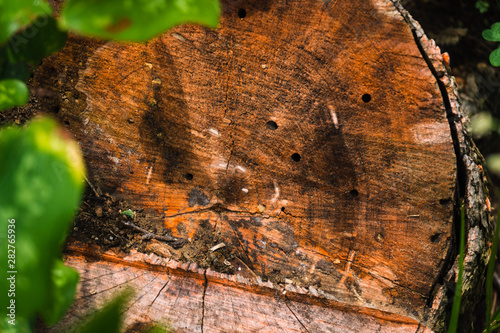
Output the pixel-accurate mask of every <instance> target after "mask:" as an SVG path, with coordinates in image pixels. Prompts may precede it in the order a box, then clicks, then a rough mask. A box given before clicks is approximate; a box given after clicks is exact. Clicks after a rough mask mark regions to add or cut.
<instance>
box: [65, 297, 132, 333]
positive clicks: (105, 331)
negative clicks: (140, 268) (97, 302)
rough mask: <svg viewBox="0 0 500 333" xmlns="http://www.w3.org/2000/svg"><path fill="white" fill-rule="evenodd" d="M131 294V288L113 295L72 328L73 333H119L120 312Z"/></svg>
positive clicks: (120, 324)
mask: <svg viewBox="0 0 500 333" xmlns="http://www.w3.org/2000/svg"><path fill="white" fill-rule="evenodd" d="M131 296H132V291H131V289H127V290H125V291H124V292H123V293H121V294H120V295H118V296H117V297H115V298H114V299H113V300H112V301H110V302H109V303H108V304H106V305H105V306H104V307H103V308H102V309H100V310H98V311H96V312H95V313H93V314H92V315H90V318H89V319H88V320H86V321H85V322H84V323H83V324H81V325H80V326H78V327H77V328H75V329H73V330H72V331H71V332H73V333H120V332H121V326H122V322H123V321H122V313H123V311H124V308H125V305H126V304H127V302H128V300H129V299H130V298H131Z"/></svg>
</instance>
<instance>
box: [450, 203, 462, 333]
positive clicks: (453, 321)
mask: <svg viewBox="0 0 500 333" xmlns="http://www.w3.org/2000/svg"><path fill="white" fill-rule="evenodd" d="M464 247H465V208H464V205H463V204H462V205H461V208H460V239H459V251H458V276H457V284H456V287H455V295H454V297H453V307H452V309H451V318H450V324H449V325H448V333H453V332H456V331H457V328H458V318H459V314H460V302H461V299H462V282H463V275H464Z"/></svg>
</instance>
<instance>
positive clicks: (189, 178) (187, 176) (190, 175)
mask: <svg viewBox="0 0 500 333" xmlns="http://www.w3.org/2000/svg"><path fill="white" fill-rule="evenodd" d="M184 177H186V179H187V180H193V174H192V173H186V174H185V175H184Z"/></svg>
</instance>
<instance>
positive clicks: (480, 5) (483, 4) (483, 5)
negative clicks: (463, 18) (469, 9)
mask: <svg viewBox="0 0 500 333" xmlns="http://www.w3.org/2000/svg"><path fill="white" fill-rule="evenodd" d="M489 8H490V4H489V3H488V2H487V1H484V0H478V1H476V9H477V10H479V12H480V13H481V14H484V13H486V12H487V11H488V9H489Z"/></svg>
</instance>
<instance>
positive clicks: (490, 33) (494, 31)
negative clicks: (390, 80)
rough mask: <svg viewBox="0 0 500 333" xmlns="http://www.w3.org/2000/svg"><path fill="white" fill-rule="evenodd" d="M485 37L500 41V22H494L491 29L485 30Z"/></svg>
mask: <svg viewBox="0 0 500 333" xmlns="http://www.w3.org/2000/svg"><path fill="white" fill-rule="evenodd" d="M483 38H484V39H486V40H489V41H492V42H500V22H496V23H493V25H492V26H491V29H486V30H483Z"/></svg>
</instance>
